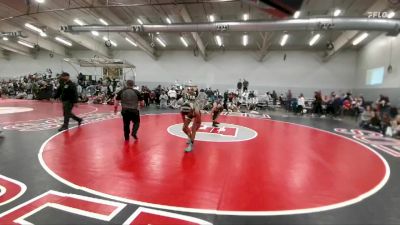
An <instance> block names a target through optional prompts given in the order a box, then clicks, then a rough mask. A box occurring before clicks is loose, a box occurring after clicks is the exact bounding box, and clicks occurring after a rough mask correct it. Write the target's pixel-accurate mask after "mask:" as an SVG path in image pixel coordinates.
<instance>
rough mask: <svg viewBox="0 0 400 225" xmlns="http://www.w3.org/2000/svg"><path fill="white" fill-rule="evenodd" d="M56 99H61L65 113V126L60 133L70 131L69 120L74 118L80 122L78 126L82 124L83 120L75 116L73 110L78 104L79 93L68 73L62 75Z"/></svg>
mask: <svg viewBox="0 0 400 225" xmlns="http://www.w3.org/2000/svg"><path fill="white" fill-rule="evenodd" d="M54 98H60V99H61V101H62V104H63V112H64V124H63V125H62V127H60V129H58V131H63V130H67V129H68V125H69V119H70V118H72V119H74V120H76V121H77V122H78V126H80V125H81V123H82V118H79V117H77V116H75V114H73V113H72V108H74V104H75V103H77V102H78V92H77V91H76V85H75V84H74V82H72V81H71V80H70V79H69V74H68V73H65V72H64V73H62V74H61V77H60V86H59V87H58V89H57V92H56V94H55V96H54Z"/></svg>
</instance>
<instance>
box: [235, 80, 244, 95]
mask: <svg viewBox="0 0 400 225" xmlns="http://www.w3.org/2000/svg"><path fill="white" fill-rule="evenodd" d="M236 87H237V91H238V94H239V95H240V94H241V92H242V87H243V83H242V79H239V82H238V83H237V86H236Z"/></svg>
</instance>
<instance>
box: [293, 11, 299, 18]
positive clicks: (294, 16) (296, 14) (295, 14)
mask: <svg viewBox="0 0 400 225" xmlns="http://www.w3.org/2000/svg"><path fill="white" fill-rule="evenodd" d="M299 17H300V11H296V12H295V13H294V15H293V18H295V19H297V18H299Z"/></svg>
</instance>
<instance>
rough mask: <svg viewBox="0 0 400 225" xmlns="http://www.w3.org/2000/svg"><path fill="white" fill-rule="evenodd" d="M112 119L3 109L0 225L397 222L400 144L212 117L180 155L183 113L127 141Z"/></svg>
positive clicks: (53, 107) (282, 120)
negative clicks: (66, 123)
mask: <svg viewBox="0 0 400 225" xmlns="http://www.w3.org/2000/svg"><path fill="white" fill-rule="evenodd" d="M112 110H113V107H112V106H107V105H87V104H82V105H79V106H78V107H77V108H75V109H74V111H75V113H76V114H79V115H80V116H82V117H83V118H84V124H83V125H82V126H81V127H76V123H74V122H72V123H71V126H70V128H71V129H70V130H67V131H64V132H61V133H57V127H59V126H60V125H61V123H62V109H61V105H60V103H52V102H39V101H27V100H2V101H1V103H0V124H1V127H2V130H3V132H2V138H1V139H0V169H1V173H0V224H28V223H30V224H285V225H287V224H309V225H310V224H400V216H399V215H398V213H397V212H398V210H399V204H398V203H399V201H400V190H399V188H398V186H399V181H398V180H399V178H400V175H399V174H398V172H397V171H399V169H398V157H399V156H400V155H399V154H398V153H399V151H400V143H399V141H397V140H393V139H389V138H385V137H383V136H381V135H380V134H376V133H373V132H367V131H362V130H358V129H357V124H356V122H355V121H354V120H352V119H343V120H337V119H331V118H312V117H309V116H303V117H300V116H294V115H290V114H287V113H283V112H269V111H265V112H263V113H261V114H247V113H224V114H223V115H221V116H220V118H219V121H220V122H221V125H220V127H219V128H212V127H211V123H210V122H211V121H210V115H208V114H207V113H205V114H203V116H202V120H203V123H202V127H201V128H200V130H199V132H198V135H197V141H196V142H195V145H194V150H193V151H192V152H190V153H185V152H184V151H183V150H184V148H185V146H186V144H185V143H186V139H185V136H184V134H183V133H182V131H181V128H182V126H181V124H182V121H181V118H180V115H179V114H178V113H177V111H174V110H159V109H155V108H150V109H143V110H142V111H141V115H142V116H141V127H140V130H139V134H138V136H139V139H138V140H137V141H134V140H133V139H132V140H130V141H129V142H128V143H127V142H124V139H123V134H122V120H121V119H120V116H119V115H118V114H117V115H114V113H112Z"/></svg>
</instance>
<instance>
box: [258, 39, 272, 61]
mask: <svg viewBox="0 0 400 225" xmlns="http://www.w3.org/2000/svg"><path fill="white" fill-rule="evenodd" d="M260 35H261V38H262V45H261V48H260V51H259V54H260V55H259V58H258V61H260V62H262V61H263V60H264V58H265V56H266V55H267V54H268V49H269V47H271V45H272V37H273V34H272V33H269V32H265V33H264V34H262V33H261V34H260Z"/></svg>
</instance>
